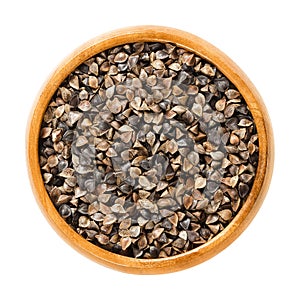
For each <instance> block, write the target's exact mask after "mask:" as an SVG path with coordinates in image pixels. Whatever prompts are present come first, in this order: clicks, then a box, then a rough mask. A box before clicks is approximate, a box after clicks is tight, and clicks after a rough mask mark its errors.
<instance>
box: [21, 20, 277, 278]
mask: <svg viewBox="0 0 300 300" xmlns="http://www.w3.org/2000/svg"><path fill="white" fill-rule="evenodd" d="M150 41H152V42H163V43H166V42H171V43H174V44H176V45H178V46H179V47H182V48H185V49H187V50H190V51H191V52H193V53H195V54H197V55H199V56H200V57H202V58H204V59H205V60H207V61H209V62H211V63H212V64H214V65H215V66H216V67H217V68H218V69H219V70H220V71H221V72H222V73H223V74H224V75H225V76H226V77H227V78H228V79H229V80H230V81H231V82H232V83H233V84H234V85H235V86H236V87H237V89H238V90H239V92H240V93H241V94H242V96H243V97H244V99H245V101H246V103H247V105H248V106H249V109H250V111H251V113H252V115H253V118H254V121H255V124H256V127H257V132H258V137H259V161H258V167H257V171H256V176H255V180H254V183H253V186H252V189H251V191H250V194H249V195H248V198H247V201H246V202H245V204H244V205H243V206H242V208H241V210H240V211H239V212H238V214H237V215H236V216H235V217H234V219H233V220H232V221H231V222H230V223H229V224H228V225H227V227H226V228H225V229H224V230H223V231H222V232H220V233H218V234H217V235H216V236H215V237H214V238H212V239H211V240H210V241H208V242H207V243H205V244H203V245H201V246H199V247H197V248H194V249H192V250H190V251H188V252H185V253H183V254H179V255H176V256H171V257H168V258H159V259H137V258H131V257H126V256H122V255H118V254H114V253H112V252H109V251H107V250H104V249H102V248H100V247H98V246H96V245H94V244H92V243H90V242H88V241H87V240H85V239H84V238H83V237H81V236H80V235H79V234H78V233H76V232H75V231H74V230H73V229H72V228H71V227H70V226H69V225H68V224H67V223H66V222H65V221H64V220H63V218H61V217H60V215H59V213H58V211H57V210H56V208H55V206H54V205H53V203H52V201H51V199H50V197H49V196H48V194H47V192H46V189H45V187H44V182H43V179H42V175H41V172H40V165H39V154H38V142H39V133H40V127H41V123H42V118H43V115H44V112H45V110H46V107H47V105H48V103H49V101H50V100H51V98H52V96H53V94H54V93H55V91H56V90H57V88H58V87H59V86H60V84H61V83H62V82H63V80H65V78H66V77H67V76H68V75H69V74H70V73H71V72H72V71H73V70H74V69H75V68H76V67H78V66H79V65H80V64H81V63H82V62H84V61H86V60H87V59H89V58H90V57H92V56H94V55H96V54H97V53H99V52H101V51H103V50H106V49H109V48H112V47H115V46H118V45H122V44H126V43H133V42H150ZM26 156H27V166H28V173H29V178H30V182H31V186H32V190H33V192H34V195H35V198H36V201H37V203H38V205H39V206H40V209H41V211H42V212H43V214H44V216H45V217H46V219H47V220H48V222H49V223H50V224H51V226H52V227H53V228H54V230H55V231H56V232H57V233H58V234H59V235H60V236H61V237H62V238H63V239H64V240H65V241H66V242H67V243H68V244H70V245H71V246H72V247H73V248H75V249H76V250H77V251H79V252H80V253H82V254H83V255H85V256H87V257H89V258H90V259H92V260H94V261H96V262H98V263H100V264H102V265H104V266H106V267H110V268H113V269H116V270H119V271H123V272H127V273H134V274H159V273H169V272H175V271H179V270H182V269H186V268H189V267H192V266H195V265H197V264H200V263H202V262H204V261H206V260H207V259H209V258H211V257H213V256H215V255H216V254H218V253H219V252H220V251H222V250H223V249H225V248H226V247H227V246H229V245H230V244H231V243H232V242H233V241H234V240H235V239H236V238H237V237H238V236H239V235H240V234H241V233H242V232H243V231H244V230H245V229H246V227H247V226H248V225H249V223H250V222H251V221H252V219H253V218H254V216H255V215H256V213H257V212H258V210H259V208H260V206H261V205H262V202H263V200H264V198H265V196H266V193H267V190H268V187H269V184H270V181H271V176H272V171H273V161H274V144H273V133H272V128H271V122H270V119H269V116H268V113H267V110H266V107H265V105H264V103H263V100H262V98H261V96H260V95H259V93H258V91H257V90H256V88H255V87H254V85H253V84H252V82H251V81H250V80H249V78H248V77H247V76H246V75H245V73H244V72H243V71H242V70H241V69H240V68H239V67H238V66H237V65H236V64H235V63H234V62H233V61H232V60H231V59H230V58H229V57H228V56H227V55H225V54H224V53H223V52H222V51H220V50H219V49H218V48H216V47H215V46H213V45H211V44H210V43H208V42H206V41H205V40H203V39H201V38H199V37H197V36H195V35H193V34H191V33H188V32H185V31H181V30H178V29H174V28H169V27H163V26H152V25H146V26H134V27H126V28H122V29H118V30H114V31H111V32H108V33H105V34H102V35H99V36H97V37H96V38H94V39H91V40H90V41H88V42H86V43H85V44H83V45H82V46H80V47H79V48H77V49H76V50H75V51H74V52H73V53H71V55H69V56H68V57H67V58H65V59H64V60H63V62H62V63H61V64H60V65H59V66H58V67H57V68H56V69H55V71H54V72H53V73H52V74H51V75H50V76H49V78H48V79H47V80H46V82H45V84H44V85H43V87H42V88H41V90H40V92H39V94H38V96H37V98H36V101H35V103H34V105H33V109H32V111H31V114H30V117H29V120H28V125H27V139H26Z"/></svg>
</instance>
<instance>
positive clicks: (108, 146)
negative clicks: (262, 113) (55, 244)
mask: <svg viewBox="0 0 300 300" xmlns="http://www.w3.org/2000/svg"><path fill="white" fill-rule="evenodd" d="M39 154H40V166H41V172H42V176H43V179H44V183H45V187H46V189H47V192H48V194H49V196H50V198H51V200H52V201H53V204H54V205H55V207H56V208H57V210H58V212H59V214H60V215H61V217H62V218H64V219H65V221H66V222H67V223H68V224H69V225H70V226H71V227H72V228H73V229H74V230H75V231H76V232H77V233H78V234H80V235H81V236H82V237H84V238H85V239H86V240H88V241H90V242H91V243H93V244H95V245H97V246H99V247H101V248H104V249H106V250H108V251H111V252H114V253H118V254H121V255H126V256H130V257H135V258H163V257H169V256H173V255H177V254H180V253H183V252H186V251H189V250H191V249H193V248H195V247H198V246H200V245H202V244H204V243H206V242H207V241H209V240H210V239H212V238H213V237H214V236H216V235H217V234H218V233H219V232H221V231H222V230H223V229H224V228H225V227H226V226H227V225H228V224H229V223H230V222H231V220H232V219H233V218H234V216H235V215H236V214H237V213H238V211H239V210H240V208H241V207H242V205H243V204H244V203H245V201H246V199H247V196H248V194H249V192H250V190H251V187H252V184H253V180H254V177H255V173H256V168H257V163H258V138H257V131H256V127H255V124H254V121H253V117H252V115H251V113H250V111H249V109H248V107H247V105H246V102H245V101H244V99H243V97H242V96H241V95H240V93H239V91H238V90H237V89H236V88H235V86H234V85H233V84H232V83H231V82H230V81H229V80H228V79H227V78H226V77H225V76H224V75H223V74H222V73H221V72H220V71H219V70H218V69H217V68H216V67H215V66H214V65H213V64H211V63H209V62H208V61H205V60H204V59H202V58H200V57H199V56H197V55H195V54H194V53H191V52H189V51H187V50H184V49H182V48H179V47H177V46H175V45H173V44H169V43H166V44H164V43H151V42H149V43H135V44H126V45H122V46H118V47H115V48H112V49H109V50H106V51H104V52H101V53H99V54H98V55H96V56H95V57H93V58H91V59H89V60H87V61H86V62H84V63H83V64H82V65H80V66H79V67H78V68H77V69H76V70H75V71H74V72H72V73H71V74H70V75H69V76H68V78H66V79H65V81H64V82H63V83H62V84H61V86H60V87H59V88H58V90H57V91H56V93H55V94H54V95H53V97H52V99H51V101H50V103H49V105H48V108H47V110H46V112H45V114H44V118H43V123H42V127H41V131H40V143H39Z"/></svg>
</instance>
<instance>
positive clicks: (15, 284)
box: [0, 0, 300, 300]
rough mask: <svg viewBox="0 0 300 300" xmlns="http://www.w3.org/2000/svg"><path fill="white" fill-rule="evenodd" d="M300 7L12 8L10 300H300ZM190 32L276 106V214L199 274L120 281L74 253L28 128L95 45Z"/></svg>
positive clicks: (4, 32)
mask: <svg viewBox="0 0 300 300" xmlns="http://www.w3.org/2000/svg"><path fill="white" fill-rule="evenodd" d="M297 2H298V1H296V0H295V1H291V0H286V1H262V0H259V1H230V0H226V1H217V0H214V1H207V0H206V1H199V0H198V1H189V0H184V1H174V0H173V1H163V0H158V1H157V0H151V1H135V0H134V1H130V0H128V1H125V0H121V1H120V0H113V1H83V0H82V1H74V0H73V1H63V0H60V1H30V0H27V1H12V0H9V1H1V4H0V14H1V16H0V32H1V46H0V54H1V55H0V60H1V64H0V112H1V118H0V142H1V147H0V158H1V164H0V170H1V181H0V184H1V188H0V199H1V204H0V230H1V244H0V263H1V264H0V275H1V277H2V279H0V298H1V299H74V300H75V299H85V300H88V299H101V298H103V297H105V298H106V299H108V297H110V298H111V299H124V300H127V299H143V300H144V299H145V300H146V299H222V300H225V299H272V298H275V297H276V299H283V298H284V299H289V300H291V299H300V292H299V287H298V286H297V285H299V268H300V263H299V262H300V261H299V255H300V248H299V237H300V234H299V230H300V227H299V219H300V218H299V215H300V197H299V195H300V192H299V189H300V184H299V178H300V176H299V173H300V164H299V146H298V145H299V143H298V141H299V120H300V93H299V89H300V76H299V74H300V46H299V45H300V43H299V40H300V36H299V28H300V18H299V9H298V7H297V4H298V3H297ZM141 24H155V25H165V26H171V27H177V28H179V29H182V30H186V31H190V32H191V33H194V34H196V35H198V36H200V37H202V38H204V39H206V40H207V41H209V42H211V43H212V44H214V45H215V46H217V47H218V48H220V49H221V50H223V51H224V52H225V53H226V54H227V55H228V56H229V57H231V58H232V59H233V60H234V61H235V62H236V63H237V64H238V65H239V66H240V67H241V68H242V69H243V70H244V71H245V72H246V74H247V75H248V76H249V77H250V79H251V80H252V81H253V83H254V84H255V85H256V87H257V89H258V90H259V91H260V93H261V95H262V96H263V98H264V101H265V104H266V106H267V108H268V111H269V114H270V116H271V119H272V123H273V128H274V135H275V146H276V149H275V150H276V158H275V168H274V175H273V180H272V184H271V186H270V190H269V193H268V195H267V197H266V199H265V202H264V204H263V206H262V208H261V210H260V211H259V213H258V215H257V216H256V218H255V219H254V221H253V222H252V223H251V224H250V226H249V227H248V229H247V230H246V231H245V232H244V233H243V234H242V236H240V238H238V239H237V240H236V241H235V242H234V243H233V244H232V245H231V246H230V247H228V248H227V249H226V250H224V251H223V252H222V253H220V254H219V255H217V256H216V257H214V258H213V259H211V260H209V261H207V262H205V263H203V264H201V265H198V266H196V267H194V268H191V269H188V270H185V271H181V272H178V273H173V274H166V275H159V276H138V275H128V274H123V273H119V272H117V271H114V270H110V269H107V268H105V267H102V266H100V265H98V264H96V263H94V262H92V261H90V260H88V259H87V258H85V257H83V256H81V255H80V254H78V253H77V252H76V251H75V250H73V249H72V248H71V247H69V246H68V245H67V244H66V243H65V242H64V241H63V240H61V238H59V237H58V236H57V234H56V233H55V232H54V230H53V229H52V228H51V227H50V225H49V224H48V223H47V222H46V220H45V218H44V217H43V215H42V214H41V212H40V210H39V208H38V206H37V204H36V202H35V200H34V197H33V194H32V192H31V188H30V184H29V181H28V176H27V167H26V162H25V131H26V122H27V119H28V115H29V111H30V109H31V106H32V104H33V101H34V99H35V97H36V95H37V93H38V91H39V89H40V87H41V85H42V83H43V82H44V81H45V79H46V78H47V76H48V74H49V73H50V72H51V71H52V70H53V69H54V68H55V66H56V65H57V64H58V63H60V62H61V60H62V59H63V58H64V57H65V56H66V55H68V54H69V53H70V52H72V51H73V49H75V48H76V47H78V46H79V45H81V44H82V43H83V42H85V41H87V40H88V39H90V38H92V37H94V36H97V35H98V34H101V33H105V32H107V31H109V30H112V29H117V28H120V27H124V26H129V25H141Z"/></svg>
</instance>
